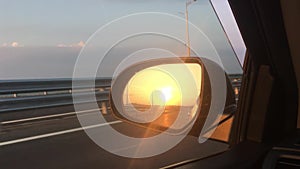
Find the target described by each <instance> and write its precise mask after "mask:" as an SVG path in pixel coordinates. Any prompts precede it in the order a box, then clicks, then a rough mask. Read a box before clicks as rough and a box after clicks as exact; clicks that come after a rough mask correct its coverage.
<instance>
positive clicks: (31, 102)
mask: <svg viewBox="0 0 300 169" xmlns="http://www.w3.org/2000/svg"><path fill="white" fill-rule="evenodd" d="M229 78H230V80H231V82H232V86H233V88H234V91H235V94H236V98H237V96H238V93H239V88H240V84H241V75H229ZM111 81H112V79H111V78H101V79H100V78H98V79H95V80H94V79H77V80H74V81H72V79H44V80H41V79H39V80H6V81H0V121H1V119H2V121H3V120H16V119H20V118H26V119H28V118H34V119H38V116H43V114H44V115H47V116H51V117H52V116H53V117H54V116H55V117H58V116H59V115H58V114H59V113H60V112H59V111H60V109H59V110H58V109H56V107H58V106H62V107H66V106H69V107H72V105H73V104H74V102H73V96H76V98H78V99H76V100H77V102H76V104H77V103H90V102H93V101H94V100H91V94H93V95H94V94H95V95H96V97H95V98H96V100H97V102H98V105H99V108H100V109H101V112H102V113H103V114H107V110H108V109H109V108H110V107H109V104H108V101H109V90H110V87H111ZM72 82H73V84H74V86H73V88H72ZM91 84H92V85H91ZM93 84H95V85H93ZM48 108H52V109H53V112H50V111H47V112H45V113H42V112H41V111H40V109H44V110H45V109H47V110H48ZM31 109H35V110H37V112H34V111H31ZM23 110H25V111H26V113H22V111H23ZM27 110H30V111H27ZM68 110H69V109H68ZM20 112H21V113H20ZM23 112H24V111H23ZM64 114H72V113H64ZM39 119H42V118H40V117H39ZM19 121H20V120H19Z"/></svg>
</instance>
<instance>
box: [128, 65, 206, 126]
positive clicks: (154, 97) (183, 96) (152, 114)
mask: <svg viewBox="0 0 300 169" xmlns="http://www.w3.org/2000/svg"><path fill="white" fill-rule="evenodd" d="M201 79H202V78H201V66H200V65H199V64H196V63H184V64H183V63H176V64H164V65H158V66H153V67H149V68H146V69H143V70H141V71H139V72H137V73H136V74H135V75H134V76H133V77H132V78H131V79H130V80H129V82H128V83H127V86H126V87H125V90H124V92H123V113H124V114H123V115H124V116H125V117H126V118H128V119H129V120H132V121H135V122H139V123H150V122H151V124H152V125H157V126H160V127H164V128H170V127H171V126H172V127H171V129H180V128H183V127H185V126H186V125H187V124H188V123H189V122H191V121H192V120H193V117H194V116H195V114H196V112H197V108H198V103H199V96H200V92H201Z"/></svg>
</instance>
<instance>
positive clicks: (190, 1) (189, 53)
mask: <svg viewBox="0 0 300 169" xmlns="http://www.w3.org/2000/svg"><path fill="white" fill-rule="evenodd" d="M195 1H196V0H187V1H186V3H185V21H186V26H185V29H186V32H185V33H186V35H185V36H186V45H187V53H188V57H190V56H191V44H190V33H189V12H188V6H189V5H190V4H191V3H193V2H195Z"/></svg>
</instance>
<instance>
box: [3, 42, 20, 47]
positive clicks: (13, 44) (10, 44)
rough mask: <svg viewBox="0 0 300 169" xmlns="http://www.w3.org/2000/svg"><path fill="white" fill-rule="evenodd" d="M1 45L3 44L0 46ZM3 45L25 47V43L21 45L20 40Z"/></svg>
mask: <svg viewBox="0 0 300 169" xmlns="http://www.w3.org/2000/svg"><path fill="white" fill-rule="evenodd" d="M0 47H1V46H0ZM2 47H13V48H17V47H24V45H20V43H19V42H12V43H6V42H5V43H3V44H2Z"/></svg>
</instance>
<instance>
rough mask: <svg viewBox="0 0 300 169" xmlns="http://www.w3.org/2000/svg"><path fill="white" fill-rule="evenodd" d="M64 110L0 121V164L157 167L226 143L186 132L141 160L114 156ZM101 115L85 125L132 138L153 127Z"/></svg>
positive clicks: (72, 168)
mask: <svg viewBox="0 0 300 169" xmlns="http://www.w3.org/2000/svg"><path fill="white" fill-rule="evenodd" d="M65 113H69V114H66V115H62V116H58V117H51V116H50V117H49V118H41V119H30V118H22V119H23V121H22V119H21V121H20V119H18V120H19V121H18V120H17V121H15V120H9V119H6V120H2V121H1V123H2V128H1V130H0V168H1V169H90V168H91V169H94V168H95V169H99V168H122V169H124V168H160V167H165V166H168V165H171V164H174V163H179V162H182V161H186V160H191V159H195V158H203V157H207V156H209V155H213V154H217V153H219V152H223V151H225V150H226V149H227V148H228V146H227V145H226V144H224V143H222V142H218V141H213V140H208V141H207V142H205V143H203V144H199V143H198V138H197V137H193V136H188V137H186V138H185V139H184V140H183V141H181V142H180V143H179V144H178V145H177V146H175V147H174V148H172V149H171V150H169V151H167V152H166V153H163V154H161V155H158V156H154V157H149V158H142V159H132V158H125V157H120V156H117V155H114V154H112V153H109V152H107V151H106V150H104V149H102V148H101V147H99V146H98V145H97V144H95V143H94V142H93V141H92V140H91V139H90V138H89V137H88V136H87V134H86V133H85V131H83V129H82V127H81V126H80V124H79V122H78V119H77V117H76V116H75V115H74V114H72V112H65ZM93 113H95V111H93V110H89V111H86V112H83V115H86V114H93ZM46 115H47V113H46ZM46 115H45V116H46ZM105 116H106V119H107V121H108V122H106V123H94V124H91V126H92V127H91V130H93V129H97V128H101V127H106V126H107V125H111V126H112V127H113V128H114V129H116V130H118V131H120V132H124V133H130V135H132V136H135V137H145V136H146V135H148V136H149V135H156V134H157V133H156V132H155V131H149V130H147V129H145V128H143V127H139V126H135V125H132V124H128V123H126V122H121V121H119V120H117V119H115V118H114V117H113V116H112V115H110V114H108V115H105ZM24 119H25V120H24ZM101 137H106V133H102V135H101ZM135 146H138V145H135ZM130 148H131V147H124V149H130Z"/></svg>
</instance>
